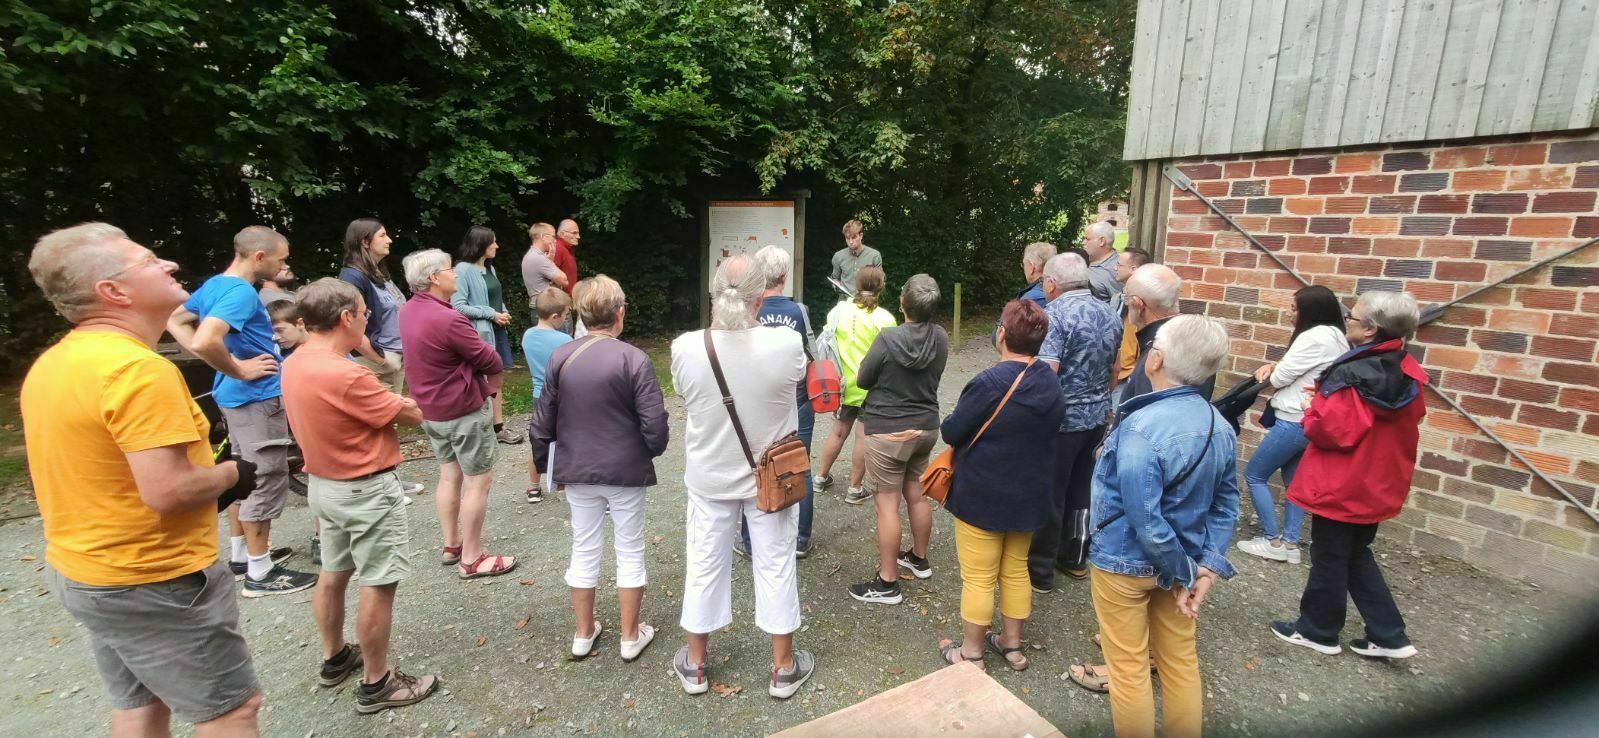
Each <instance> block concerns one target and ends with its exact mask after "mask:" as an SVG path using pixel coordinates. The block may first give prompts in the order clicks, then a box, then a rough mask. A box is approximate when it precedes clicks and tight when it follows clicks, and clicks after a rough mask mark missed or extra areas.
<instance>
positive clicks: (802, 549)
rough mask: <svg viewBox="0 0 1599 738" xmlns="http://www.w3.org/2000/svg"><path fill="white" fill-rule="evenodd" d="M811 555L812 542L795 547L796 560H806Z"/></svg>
mask: <svg viewBox="0 0 1599 738" xmlns="http://www.w3.org/2000/svg"><path fill="white" fill-rule="evenodd" d="M810 555H811V542H810V541H806V542H804V543H800V544H796V545H795V546H794V558H796V559H804V558H809V557H810Z"/></svg>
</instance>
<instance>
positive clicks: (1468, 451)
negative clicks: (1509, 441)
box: [1450, 395, 1509, 464]
mask: <svg viewBox="0 0 1599 738" xmlns="http://www.w3.org/2000/svg"><path fill="white" fill-rule="evenodd" d="M1466 397H1476V395H1464V396H1462V398H1461V399H1462V400H1464V399H1465V398H1466ZM1464 404H1465V403H1463V402H1462V403H1461V405H1462V406H1464ZM1474 435H1475V434H1474ZM1450 446H1451V448H1452V449H1453V450H1454V452H1455V453H1458V454H1460V455H1461V456H1465V457H1467V458H1471V459H1476V460H1477V461H1486V462H1488V463H1490V464H1503V463H1505V459H1506V458H1508V457H1509V454H1506V453H1505V449H1504V448H1503V447H1502V446H1500V445H1499V444H1497V443H1494V442H1493V441H1489V440H1485V439H1482V438H1471V437H1462V438H1456V439H1455V440H1454V443H1452V444H1450Z"/></svg>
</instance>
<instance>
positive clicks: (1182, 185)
mask: <svg viewBox="0 0 1599 738" xmlns="http://www.w3.org/2000/svg"><path fill="white" fill-rule="evenodd" d="M1160 171H1161V174H1163V175H1165V176H1166V179H1168V180H1171V183H1172V185H1174V186H1175V187H1176V188H1177V189H1179V190H1182V191H1183V192H1186V193H1188V194H1190V195H1193V196H1194V197H1195V198H1196V199H1198V200H1199V201H1200V202H1202V203H1204V204H1205V207H1207V208H1210V210H1211V212H1213V213H1215V214H1217V215H1219V216H1221V219H1222V220H1224V221H1226V222H1227V225H1228V226H1229V227H1231V228H1232V229H1233V230H1235V231H1237V232H1238V233H1239V234H1240V235H1242V236H1243V237H1244V239H1245V240H1247V241H1249V245H1251V246H1254V247H1255V248H1256V249H1257V250H1259V251H1260V252H1261V253H1262V254H1265V255H1266V256H1267V257H1269V258H1270V259H1271V260H1272V261H1274V262H1277V266H1280V267H1282V268H1283V271H1285V272H1288V274H1289V275H1290V276H1292V277H1293V278H1294V279H1297V280H1299V283H1300V284H1302V285H1305V286H1306V287H1309V286H1310V281H1309V280H1307V279H1305V278H1304V277H1302V276H1300V274H1299V272H1297V271H1294V268H1293V267H1291V266H1289V265H1288V263H1287V262H1285V261H1283V260H1282V259H1281V258H1279V257H1278V256H1277V255H1276V254H1274V253H1272V251H1271V249H1268V248H1266V246H1265V245H1264V244H1262V243H1261V242H1260V241H1259V240H1258V239H1256V238H1255V237H1254V236H1252V235H1250V233H1249V231H1246V230H1244V229H1243V227H1242V226H1240V225H1238V221H1236V220H1233V217H1232V216H1231V215H1228V214H1227V213H1224V212H1222V209H1221V208H1219V207H1216V203H1214V202H1211V201H1210V198H1208V197H1205V196H1204V195H1201V194H1199V193H1198V192H1197V191H1195V190H1194V181H1193V180H1192V179H1189V178H1188V175H1186V174H1183V173H1182V170H1180V169H1178V168H1177V167H1176V166H1173V165H1172V164H1166V165H1165V166H1162V167H1161V168H1160ZM1596 243H1599V238H1590V239H1588V240H1587V241H1584V242H1583V243H1581V244H1579V245H1577V246H1576V247H1574V248H1571V249H1568V250H1566V251H1563V252H1561V253H1559V254H1555V255H1554V256H1551V257H1549V258H1547V259H1544V260H1543V261H1540V262H1537V263H1535V264H1531V265H1529V266H1527V267H1526V268H1525V269H1521V270H1519V271H1517V272H1516V273H1514V274H1511V275H1509V276H1507V277H1505V278H1503V279H1500V280H1498V281H1495V282H1493V283H1491V284H1486V285H1483V286H1481V287H1478V288H1477V289H1474V290H1472V291H1470V292H1467V293H1466V294H1464V295H1461V296H1460V297H1457V298H1455V299H1453V300H1450V301H1449V302H1445V303H1441V304H1437V305H1432V306H1429V307H1427V308H1426V309H1425V310H1422V311H1421V322H1420V323H1418V326H1419V325H1426V324H1428V323H1431V322H1433V321H1435V320H1437V319H1438V318H1439V317H1440V316H1442V315H1443V312H1444V310H1446V309H1448V308H1450V307H1453V306H1455V305H1458V304H1460V303H1462V302H1465V301H1466V300H1469V299H1471V298H1473V297H1476V296H1477V295H1480V294H1482V293H1484V292H1487V291H1488V290H1491V289H1493V288H1495V287H1499V286H1501V285H1503V284H1505V283H1506V282H1509V281H1510V280H1512V279H1516V278H1517V277H1520V276H1522V275H1525V274H1527V273H1529V272H1532V271H1534V270H1537V269H1541V268H1543V267H1544V266H1546V265H1548V264H1550V263H1551V262H1554V261H1558V260H1560V259H1564V258H1565V257H1567V256H1570V255H1572V254H1575V253H1577V252H1578V251H1581V250H1583V249H1585V248H1588V247H1589V246H1592V245H1594V244H1596ZM1427 387H1429V388H1431V389H1432V392H1433V394H1434V395H1437V396H1438V397H1439V398H1441V399H1442V400H1443V401H1444V402H1445V403H1447V404H1448V405H1449V407H1450V409H1452V410H1454V411H1455V412H1457V413H1459V414H1460V415H1461V417H1464V418H1465V419H1466V420H1469V421H1471V424H1472V425H1474V426H1476V427H1477V430H1479V431H1482V434H1483V435H1485V436H1487V437H1488V438H1490V439H1492V440H1493V442H1494V443H1497V444H1499V446H1500V447H1501V448H1503V449H1504V450H1506V451H1509V452H1510V455H1511V456H1512V457H1514V458H1515V460H1516V461H1518V462H1520V463H1521V465H1522V466H1525V467H1527V471H1530V472H1532V474H1533V476H1535V477H1537V478H1538V479H1539V480H1540V481H1542V482H1543V483H1544V484H1547V485H1549V486H1550V487H1551V488H1552V489H1554V491H1556V492H1558V493H1560V496H1561V497H1564V498H1566V501H1567V502H1570V503H1571V504H1572V505H1574V506H1576V508H1577V509H1578V510H1581V511H1582V514H1583V515H1586V516H1588V519H1589V520H1592V521H1593V522H1594V524H1595V525H1599V512H1595V511H1594V510H1592V509H1591V508H1589V507H1588V506H1587V505H1584V504H1582V503H1581V502H1578V501H1577V498H1576V497H1575V496H1574V495H1572V494H1571V493H1570V492H1567V491H1566V488H1565V487H1562V486H1560V485H1559V484H1557V483H1556V482H1555V480H1553V479H1550V478H1549V475H1547V474H1544V473H1543V471H1542V470H1540V469H1539V468H1538V467H1536V466H1533V465H1532V462H1530V461H1528V460H1527V457H1525V456H1522V455H1521V452H1520V451H1517V450H1516V447H1515V446H1512V445H1510V444H1509V443H1507V442H1506V441H1505V439H1503V438H1500V437H1499V436H1498V434H1495V433H1494V432H1493V431H1491V430H1489V429H1488V426H1487V425H1484V424H1483V422H1482V421H1481V420H1478V419H1477V418H1476V417H1475V416H1473V415H1472V414H1471V413H1469V412H1466V409H1465V408H1463V407H1461V406H1460V404H1459V403H1457V402H1455V401H1454V399H1453V398H1451V397H1450V396H1449V395H1446V394H1444V391H1443V390H1442V389H1440V388H1439V387H1438V386H1437V385H1436V384H1433V383H1432V382H1428V383H1427Z"/></svg>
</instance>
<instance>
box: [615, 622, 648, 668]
mask: <svg viewBox="0 0 1599 738" xmlns="http://www.w3.org/2000/svg"><path fill="white" fill-rule="evenodd" d="M653 640H655V626H653V625H650V624H648V623H639V624H638V640H636V641H622V660H623V661H626V662H628V663H632V662H633V661H635V660H637V659H638V657H639V654H642V653H644V649H645V648H646V647H648V646H649V645H650V642H651V641H653Z"/></svg>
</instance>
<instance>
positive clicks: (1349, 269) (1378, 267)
mask: <svg viewBox="0 0 1599 738" xmlns="http://www.w3.org/2000/svg"><path fill="white" fill-rule="evenodd" d="M1338 273H1339V274H1348V275H1350V276H1353V277H1375V276H1378V275H1380V274H1382V259H1359V258H1344V259H1339V260H1338Z"/></svg>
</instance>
